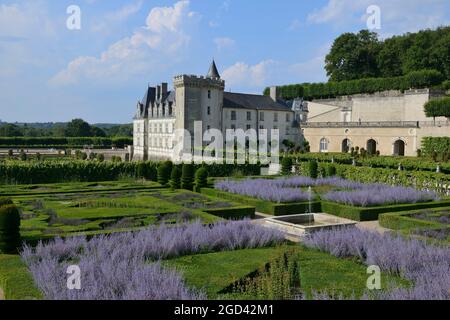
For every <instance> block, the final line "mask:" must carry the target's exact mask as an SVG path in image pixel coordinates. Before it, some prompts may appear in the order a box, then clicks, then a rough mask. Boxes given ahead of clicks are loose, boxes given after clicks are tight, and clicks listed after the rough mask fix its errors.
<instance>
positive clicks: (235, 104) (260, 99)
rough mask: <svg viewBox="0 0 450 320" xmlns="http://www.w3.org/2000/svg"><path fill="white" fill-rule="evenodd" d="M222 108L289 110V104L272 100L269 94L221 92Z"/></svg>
mask: <svg viewBox="0 0 450 320" xmlns="http://www.w3.org/2000/svg"><path fill="white" fill-rule="evenodd" d="M223 107H224V108H243V109H253V110H274V111H291V108H290V107H289V105H288V104H287V103H286V102H285V101H283V100H277V101H276V102H275V101H273V100H272V98H271V97H269V96H263V95H256V94H245V93H233V92H224V93H223Z"/></svg>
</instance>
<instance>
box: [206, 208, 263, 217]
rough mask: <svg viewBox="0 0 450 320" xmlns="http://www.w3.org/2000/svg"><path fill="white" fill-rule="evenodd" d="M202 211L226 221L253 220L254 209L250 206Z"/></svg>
mask: <svg viewBox="0 0 450 320" xmlns="http://www.w3.org/2000/svg"><path fill="white" fill-rule="evenodd" d="M203 211H205V212H206V213H209V214H212V215H213V216H218V217H221V218H224V219H228V220H240V219H244V218H250V219H253V218H254V217H255V207H251V206H239V207H232V208H218V209H207V210H203Z"/></svg>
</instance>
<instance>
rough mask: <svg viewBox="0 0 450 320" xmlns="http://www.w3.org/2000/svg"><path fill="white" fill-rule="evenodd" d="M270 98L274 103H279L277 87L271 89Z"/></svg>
mask: <svg viewBox="0 0 450 320" xmlns="http://www.w3.org/2000/svg"><path fill="white" fill-rule="evenodd" d="M270 97H271V98H272V100H273V101H277V99H278V89H277V87H276V86H272V87H270Z"/></svg>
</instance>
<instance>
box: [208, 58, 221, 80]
mask: <svg viewBox="0 0 450 320" xmlns="http://www.w3.org/2000/svg"><path fill="white" fill-rule="evenodd" d="M206 77H207V78H210V79H220V74H219V71H217V67H216V62H215V61H214V58H213V61H212V63H211V66H210V67H209V71H208V74H207V75H206Z"/></svg>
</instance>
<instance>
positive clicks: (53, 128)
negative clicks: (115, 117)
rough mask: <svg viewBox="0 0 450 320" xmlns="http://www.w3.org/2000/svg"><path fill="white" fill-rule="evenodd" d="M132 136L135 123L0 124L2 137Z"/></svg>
mask: <svg viewBox="0 0 450 320" xmlns="http://www.w3.org/2000/svg"><path fill="white" fill-rule="evenodd" d="M118 136H120V137H131V136H133V125H132V124H125V125H105V126H104V127H99V126H94V125H90V124H89V123H87V122H86V121H84V120H82V119H74V120H72V121H70V122H68V123H65V124H55V125H49V126H46V127H42V126H36V125H32V124H21V125H18V124H13V123H3V124H1V125H0V137H118Z"/></svg>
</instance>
